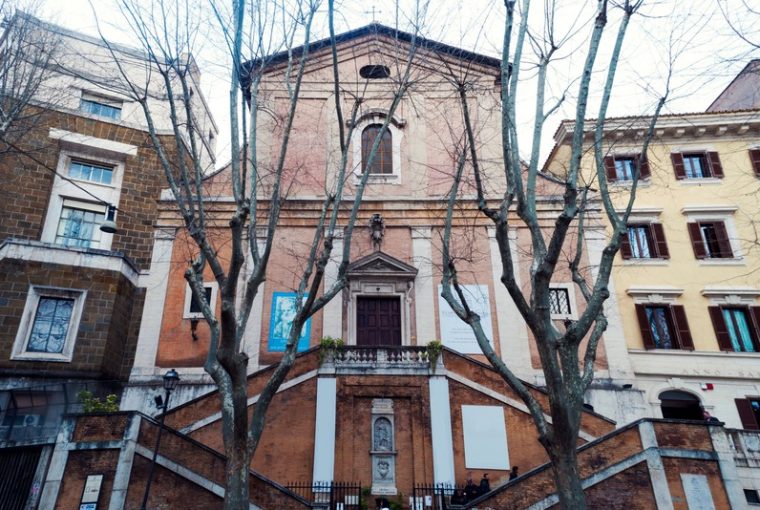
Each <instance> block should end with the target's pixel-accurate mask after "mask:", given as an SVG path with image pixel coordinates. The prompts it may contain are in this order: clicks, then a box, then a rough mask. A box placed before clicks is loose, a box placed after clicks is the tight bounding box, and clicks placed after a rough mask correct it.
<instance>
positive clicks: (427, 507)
mask: <svg viewBox="0 0 760 510" xmlns="http://www.w3.org/2000/svg"><path fill="white" fill-rule="evenodd" d="M470 499H474V498H473V497H470ZM467 502H468V497H467V493H466V491H465V487H464V486H463V485H453V484H449V483H436V484H415V485H414V487H413V488H412V501H411V510H454V509H457V508H463V507H464V505H465V504H466V503H467Z"/></svg>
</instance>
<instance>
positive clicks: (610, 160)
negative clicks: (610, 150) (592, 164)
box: [604, 156, 617, 182]
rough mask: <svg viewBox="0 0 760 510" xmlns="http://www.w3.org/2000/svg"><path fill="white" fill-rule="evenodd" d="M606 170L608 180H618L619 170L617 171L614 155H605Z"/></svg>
mask: <svg viewBox="0 0 760 510" xmlns="http://www.w3.org/2000/svg"><path fill="white" fill-rule="evenodd" d="M604 172H605V173H606V174H607V180H608V181H610V182H615V181H617V172H615V158H614V157H613V156H605V157H604Z"/></svg>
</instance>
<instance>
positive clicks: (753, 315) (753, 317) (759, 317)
mask: <svg viewBox="0 0 760 510" xmlns="http://www.w3.org/2000/svg"><path fill="white" fill-rule="evenodd" d="M749 317H750V321H751V322H752V325H753V326H754V328H753V329H754V330H755V349H757V350H759V351H760V306H750V307H749Z"/></svg>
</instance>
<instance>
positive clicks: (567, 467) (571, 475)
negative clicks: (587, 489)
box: [550, 446, 586, 510]
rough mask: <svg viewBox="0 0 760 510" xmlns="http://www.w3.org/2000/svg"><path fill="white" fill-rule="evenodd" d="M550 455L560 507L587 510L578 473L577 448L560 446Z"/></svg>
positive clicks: (568, 509)
mask: <svg viewBox="0 0 760 510" xmlns="http://www.w3.org/2000/svg"><path fill="white" fill-rule="evenodd" d="M553 450H554V451H553V452H551V453H550V457H551V460H552V469H553V470H554V483H555V484H556V485H557V495H558V496H559V506H560V508H562V509H563V510H585V509H586V496H585V494H584V493H583V486H582V485H581V478H580V475H579V473H578V464H577V459H576V450H575V447H574V446H573V447H569V448H567V447H564V448H563V447H562V446H558V447H556V448H553Z"/></svg>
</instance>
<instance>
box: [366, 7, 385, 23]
mask: <svg viewBox="0 0 760 510" xmlns="http://www.w3.org/2000/svg"><path fill="white" fill-rule="evenodd" d="M382 13H383V11H381V10H378V9H376V8H375V4H372V10H371V11H364V14H371V15H372V22H373V23H374V22H376V21H377V18H376V15H377V14H382Z"/></svg>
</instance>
